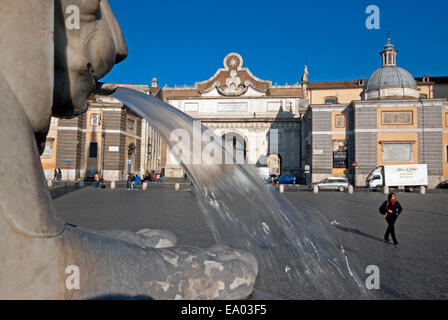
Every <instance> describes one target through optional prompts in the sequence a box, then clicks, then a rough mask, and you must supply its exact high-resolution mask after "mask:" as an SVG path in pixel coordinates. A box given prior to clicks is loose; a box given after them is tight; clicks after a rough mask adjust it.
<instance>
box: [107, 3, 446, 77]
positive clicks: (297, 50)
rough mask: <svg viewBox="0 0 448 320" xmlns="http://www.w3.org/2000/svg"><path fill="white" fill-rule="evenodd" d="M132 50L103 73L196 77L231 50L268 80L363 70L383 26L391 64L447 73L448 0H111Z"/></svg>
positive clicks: (364, 73) (371, 66)
mask: <svg viewBox="0 0 448 320" xmlns="http://www.w3.org/2000/svg"><path fill="white" fill-rule="evenodd" d="M109 2H110V4H111V7H112V9H113V11H114V13H115V16H116V17H117V20H118V21H119V23H120V25H121V27H122V29H123V33H124V36H125V39H126V42H127V44H128V47H129V57H128V58H127V59H126V60H125V61H124V62H122V63H120V64H119V65H117V66H116V67H115V69H114V70H113V71H112V72H111V73H110V74H109V75H107V76H106V77H105V78H104V81H107V82H119V83H133V84H149V83H150V82H151V79H152V78H153V77H157V78H158V79H159V85H160V86H164V85H165V84H168V85H169V86H174V85H175V84H176V85H184V84H187V85H193V84H194V83H195V82H196V81H202V80H206V79H208V78H209V77H211V76H212V75H213V74H214V72H215V71H216V70H217V68H220V67H222V61H223V58H224V56H225V55H226V54H227V53H229V52H233V51H234V52H238V53H240V54H241V55H242V56H243V59H244V66H245V67H248V68H250V70H251V71H252V72H253V73H254V75H256V76H258V77H260V78H262V79H265V80H272V81H273V83H275V82H278V83H279V84H284V83H286V82H287V83H295V82H297V81H300V77H301V74H302V72H303V65H304V64H305V62H307V63H308V65H309V72H310V81H331V80H354V79H358V78H359V77H363V78H368V77H369V75H370V74H371V73H372V72H373V71H375V70H376V69H377V68H379V67H380V66H381V57H380V56H379V54H378V52H379V51H381V50H382V48H383V46H384V44H385V42H386V40H385V33H386V32H391V33H392V43H393V44H394V45H395V47H396V48H397V49H398V50H399V53H398V58H397V62H398V65H399V66H401V67H403V68H405V69H407V70H408V71H409V72H411V73H412V74H413V75H414V76H422V75H423V74H429V75H431V76H437V75H448V41H447V40H448V28H447V22H446V21H447V15H448V1H445V0H436V1H422V0H419V1H416V0H406V1H403V0H402V1H398V0H389V1H384V0H369V1H365V0H340V1H322V0H314V1H300V0H290V1H287V0H276V1H265V0H258V1H253V0H247V1H214V0H208V1H203V0H192V1H182V0H170V1H151V0H133V1H123V0H109ZM371 4H374V5H377V6H378V7H379V8H380V27H381V29H380V30H368V29H367V28H366V27H365V20H366V18H367V17H368V15H367V14H365V10H366V7H367V6H368V5H371Z"/></svg>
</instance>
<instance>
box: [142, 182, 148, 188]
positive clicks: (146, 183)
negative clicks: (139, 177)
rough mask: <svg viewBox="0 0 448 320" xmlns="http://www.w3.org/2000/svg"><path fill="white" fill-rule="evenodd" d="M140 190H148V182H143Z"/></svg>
mask: <svg viewBox="0 0 448 320" xmlns="http://www.w3.org/2000/svg"><path fill="white" fill-rule="evenodd" d="M142 189H143V190H146V189H148V182H143V185H142Z"/></svg>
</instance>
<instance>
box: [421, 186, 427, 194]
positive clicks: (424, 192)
mask: <svg viewBox="0 0 448 320" xmlns="http://www.w3.org/2000/svg"><path fill="white" fill-rule="evenodd" d="M420 194H426V188H425V186H420Z"/></svg>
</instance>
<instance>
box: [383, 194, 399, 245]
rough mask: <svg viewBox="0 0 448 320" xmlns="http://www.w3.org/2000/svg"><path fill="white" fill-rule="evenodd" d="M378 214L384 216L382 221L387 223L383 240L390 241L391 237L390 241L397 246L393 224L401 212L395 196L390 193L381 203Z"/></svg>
mask: <svg viewBox="0 0 448 320" xmlns="http://www.w3.org/2000/svg"><path fill="white" fill-rule="evenodd" d="M379 210H380V212H381V213H382V214H383V215H384V219H386V221H387V230H386V234H385V235H384V240H386V241H390V240H389V236H392V241H393V242H394V245H397V244H398V241H397V238H396V236H395V222H396V221H397V218H398V216H399V215H400V214H401V211H403V208H402V207H401V205H400V203H399V202H398V201H397V196H396V195H395V193H390V194H389V196H388V199H387V200H386V201H384V202H383V204H382V205H381V207H380V208H379Z"/></svg>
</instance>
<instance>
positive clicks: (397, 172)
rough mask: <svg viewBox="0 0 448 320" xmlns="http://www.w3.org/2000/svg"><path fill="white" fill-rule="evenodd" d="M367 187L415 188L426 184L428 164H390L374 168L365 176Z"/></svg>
mask: <svg viewBox="0 0 448 320" xmlns="http://www.w3.org/2000/svg"><path fill="white" fill-rule="evenodd" d="M366 182H367V187H368V188H370V189H379V188H383V187H399V188H402V187H404V188H407V189H409V191H414V189H415V188H417V187H420V186H427V185H428V166H427V165H426V164H410V165H390V166H382V167H378V168H376V169H374V170H373V171H372V172H371V173H370V174H369V176H368V177H367V181H366Z"/></svg>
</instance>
